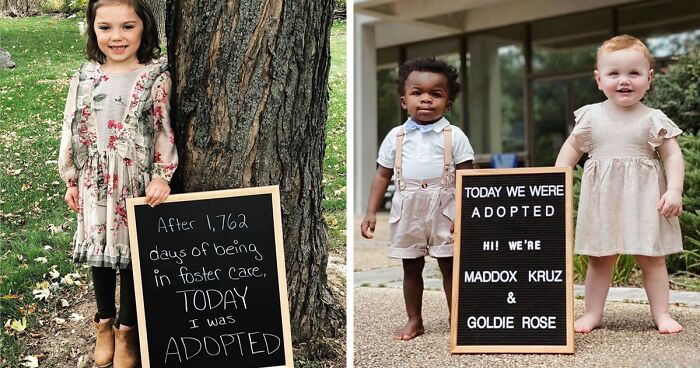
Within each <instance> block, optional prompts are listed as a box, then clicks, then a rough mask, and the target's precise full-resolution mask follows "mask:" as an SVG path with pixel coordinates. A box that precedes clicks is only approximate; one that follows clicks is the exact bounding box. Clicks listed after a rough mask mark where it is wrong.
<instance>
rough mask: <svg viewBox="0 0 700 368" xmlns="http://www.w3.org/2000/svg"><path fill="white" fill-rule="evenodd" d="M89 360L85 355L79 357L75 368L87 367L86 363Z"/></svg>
mask: <svg viewBox="0 0 700 368" xmlns="http://www.w3.org/2000/svg"><path fill="white" fill-rule="evenodd" d="M89 360H90V359H88V358H87V355H81V356H80V358H78V365H77V366H76V368H85V367H87V364H88V361H89Z"/></svg>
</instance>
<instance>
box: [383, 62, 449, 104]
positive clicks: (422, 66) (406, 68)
mask: <svg viewBox="0 0 700 368" xmlns="http://www.w3.org/2000/svg"><path fill="white" fill-rule="evenodd" d="M411 72H431V73H437V74H442V75H444V76H445V78H446V79H447V85H448V87H449V89H450V91H449V96H448V97H449V101H450V102H454V101H455V99H456V98H457V95H458V94H459V91H460V90H461V89H462V86H461V85H460V84H459V73H457V69H456V68H455V67H453V66H452V65H449V64H447V63H446V62H445V61H444V60H440V59H435V58H434V57H429V58H424V59H413V60H409V61H407V62H405V63H403V64H401V66H400V67H399V78H398V79H397V80H396V89H397V90H398V91H399V96H403V94H404V90H405V88H406V79H408V75H409V74H411Z"/></svg>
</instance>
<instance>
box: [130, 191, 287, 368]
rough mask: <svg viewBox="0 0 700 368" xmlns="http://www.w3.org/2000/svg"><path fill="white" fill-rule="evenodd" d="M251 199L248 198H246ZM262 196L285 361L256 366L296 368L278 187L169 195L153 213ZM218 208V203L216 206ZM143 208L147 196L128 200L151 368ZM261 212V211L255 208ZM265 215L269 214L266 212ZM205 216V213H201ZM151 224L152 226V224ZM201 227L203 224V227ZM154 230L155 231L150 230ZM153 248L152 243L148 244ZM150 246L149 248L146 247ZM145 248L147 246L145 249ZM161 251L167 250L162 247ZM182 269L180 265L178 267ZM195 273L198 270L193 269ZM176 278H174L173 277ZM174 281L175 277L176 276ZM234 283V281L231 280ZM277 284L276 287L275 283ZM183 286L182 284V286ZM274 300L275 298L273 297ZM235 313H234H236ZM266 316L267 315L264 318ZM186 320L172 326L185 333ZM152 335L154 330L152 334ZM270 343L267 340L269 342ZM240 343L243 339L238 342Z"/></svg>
mask: <svg viewBox="0 0 700 368" xmlns="http://www.w3.org/2000/svg"><path fill="white" fill-rule="evenodd" d="M246 197H248V198H246ZM257 197H261V198H264V200H265V201H266V202H267V203H269V204H270V207H271V208H265V209H264V211H267V212H269V213H271V215H272V216H271V217H272V218H268V219H267V220H269V223H271V224H272V227H273V229H269V230H271V231H272V234H269V235H268V236H269V237H271V238H272V239H273V242H274V250H268V252H274V253H273V254H274V259H273V260H271V261H269V262H270V263H272V264H274V266H275V267H276V269H275V272H276V274H277V277H276V279H277V283H276V284H277V285H276V286H277V288H278V293H279V308H280V310H279V312H280V315H279V318H278V317H271V319H272V320H279V322H281V336H279V338H280V340H281V341H280V343H281V344H282V346H281V347H280V350H283V351H282V352H280V353H281V354H283V360H284V362H283V363H282V364H279V365H278V364H272V365H255V367H290V368H291V367H293V366H294V362H293V355H292V336H291V329H290V320H289V304H288V299H287V279H286V272H285V265H284V241H283V237H282V216H281V207H280V194H279V186H276V185H274V186H264V187H252V188H242V189H229V190H217V191H207V192H197V193H184V194H173V195H170V196H168V198H167V199H166V200H165V201H164V202H163V203H162V204H160V205H158V206H156V207H155V208H153V210H161V211H165V212H161V215H162V216H170V215H173V214H172V213H170V211H167V210H168V204H177V203H180V202H197V201H215V202H216V201H217V200H226V199H234V200H246V199H251V200H255V199H254V198H257ZM214 206H216V204H214ZM138 207H141V209H142V210H143V209H148V208H150V206H149V205H148V204H147V202H146V199H145V197H139V198H129V199H127V215H128V222H129V237H130V248H131V257H132V261H131V264H132V268H133V272H134V287H135V294H136V309H137V314H138V315H137V318H138V329H139V339H140V348H141V366H142V367H144V368H149V367H151V361H152V360H151V358H150V356H149V346H148V344H149V331H148V329H147V322H146V308H147V306H146V305H145V303H144V287H143V283H142V282H143V278H144V277H146V278H149V277H150V276H149V275H144V274H142V265H141V258H142V255H141V254H140V251H139V240H138V232H139V231H141V230H140V229H137V226H138V225H137V224H138V221H139V219H138V218H137V215H136V213H137V211H135V209H136V208H138ZM256 210H259V209H256ZM267 212H266V213H267ZM189 215H191V216H192V213H189ZM201 215H203V214H201ZM151 225H152V224H151ZM200 225H201V224H200ZM148 231H152V230H150V229H149V230H148ZM266 231H267V230H266ZM149 245H150V244H149ZM145 246H148V245H145ZM145 246H144V247H145ZM196 246H197V244H192V248H194V247H196ZM258 247H259V248H261V247H262V245H259V246H258ZM160 249H165V247H163V248H159V250H160ZM146 261H147V262H150V260H148V259H147V260H146ZM178 266H180V265H178ZM190 271H192V272H194V271H195V270H190ZM173 276H175V275H173ZM173 278H175V277H173ZM230 282H234V281H230ZM273 285H274V284H273ZM179 286H182V285H179ZM193 287H194V288H196V287H197V285H194V286H193ZM182 288H187V286H182ZM272 298H273V299H275V298H274V296H273V297H272ZM172 307H173V306H172V305H162V304H161V305H158V306H155V308H159V309H160V308H165V310H167V309H168V308H172ZM234 313H235V312H234ZM263 317H264V316H263ZM187 322H188V321H187V320H184V321H172V323H182V324H183V330H184V328H185V324H186V323H187ZM202 323H203V324H204V322H202ZM151 332H152V333H153V331H151ZM266 342H267V341H265V343H266ZM239 343H240V340H239ZM259 343H260V342H259V341H258V342H256V344H258V345H259ZM251 347H252V342H251ZM251 359H252V360H254V359H255V357H254V356H253V357H251ZM154 364H156V365H155V366H154V367H157V366H159V365H160V363H158V360H156V363H154ZM192 364H195V365H196V364H197V362H196V361H194V362H183V365H179V366H182V367H189V366H192Z"/></svg>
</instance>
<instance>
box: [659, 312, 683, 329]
mask: <svg viewBox="0 0 700 368" xmlns="http://www.w3.org/2000/svg"><path fill="white" fill-rule="evenodd" d="M654 319H655V321H654V323H655V324H656V328H657V329H658V330H659V333H660V334H672V333H677V332H681V331H683V326H681V324H680V323H678V322H676V320H675V319H673V318H671V315H670V314H668V313H662V314H659V315H658V316H657V317H656V318H654Z"/></svg>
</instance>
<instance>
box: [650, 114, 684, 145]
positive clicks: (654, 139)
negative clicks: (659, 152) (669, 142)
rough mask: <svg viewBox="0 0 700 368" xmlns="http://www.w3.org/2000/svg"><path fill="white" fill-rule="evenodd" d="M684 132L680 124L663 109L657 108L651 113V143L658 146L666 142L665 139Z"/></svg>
mask: <svg viewBox="0 0 700 368" xmlns="http://www.w3.org/2000/svg"><path fill="white" fill-rule="evenodd" d="M681 133H683V131H682V130H681V129H680V128H678V125H676V123H674V122H673V121H672V120H671V119H669V118H668V116H666V114H664V113H663V111H661V110H655V111H654V112H653V113H652V114H651V124H650V125H649V144H650V145H651V147H652V148H656V147H658V146H660V145H661V144H663V143H664V139H668V138H673V137H676V136H678V135H680V134H681Z"/></svg>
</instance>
